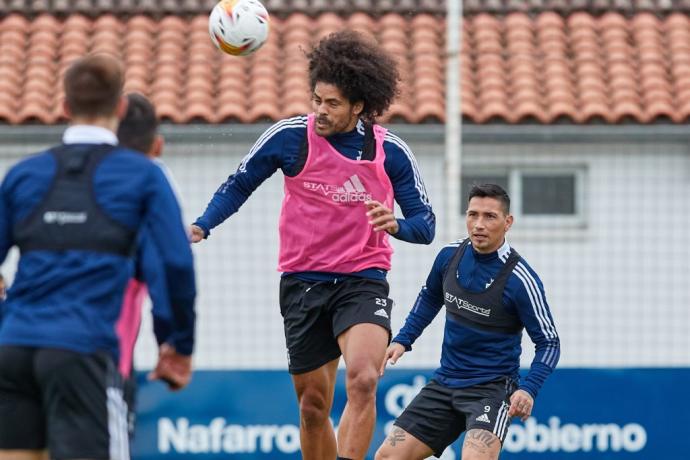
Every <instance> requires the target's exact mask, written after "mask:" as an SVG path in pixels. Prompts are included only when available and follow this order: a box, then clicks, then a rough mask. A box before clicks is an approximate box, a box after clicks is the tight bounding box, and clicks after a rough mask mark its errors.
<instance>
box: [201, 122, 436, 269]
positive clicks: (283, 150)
mask: <svg viewBox="0 0 690 460" xmlns="http://www.w3.org/2000/svg"><path fill="white" fill-rule="evenodd" d="M306 132H307V117H306V116H297V117H293V118H288V119H285V120H282V121H279V122H278V123H276V124H275V125H273V126H271V127H270V128H269V129H267V130H266V131H265V132H264V133H263V134H262V135H261V136H260V137H259V139H258V140H257V141H256V143H255V144H254V146H253V147H252V148H251V150H250V151H249V153H248V154H247V156H246V157H245V158H244V159H243V160H242V162H241V163H240V166H239V168H238V169H237V171H236V172H235V173H234V174H232V175H231V176H230V177H229V178H228V179H227V181H225V182H224V183H223V184H222V185H221V186H220V188H218V190H217V191H216V193H215V194H214V195H213V198H212V199H211V201H210V203H209V204H208V206H207V208H206V211H205V212H204V214H203V215H202V216H201V217H199V218H198V219H197V220H196V222H195V223H194V224H195V225H197V226H199V227H200V228H202V229H203V230H204V232H205V233H206V234H207V235H208V234H209V233H210V231H211V230H212V229H213V228H215V227H216V226H218V225H219V224H220V223H222V222H223V221H224V220H225V219H227V218H228V217H230V216H231V215H233V214H234V213H236V212H237V211H238V210H239V208H240V206H242V204H244V202H245V201H246V200H247V199H248V198H249V196H250V195H251V194H252V193H253V192H254V190H256V188H257V187H258V186H259V185H261V184H262V183H263V182H264V181H265V180H266V179H268V178H269V177H271V176H272V175H273V173H275V172H276V171H277V170H278V169H281V170H282V172H283V173H284V174H285V175H286V176H294V175H296V174H297V173H298V172H299V171H295V169H296V166H297V160H298V156H299V152H300V149H301V147H302V145H303V143H304V139H305V136H306ZM327 140H328V142H329V143H330V144H331V145H332V146H333V147H334V148H335V149H336V150H337V151H338V152H340V153H341V154H342V155H344V156H346V157H347V158H350V159H358V158H359V157H360V156H361V154H362V145H363V141H364V126H363V124H362V123H361V121H360V122H359V123H358V125H357V127H356V128H355V129H354V130H352V131H349V132H346V133H339V134H335V135H333V136H330V137H328V138H327ZM383 148H384V150H385V152H386V159H385V162H384V169H385V171H386V173H387V174H388V177H389V178H390V181H391V183H392V185H393V192H394V197H395V201H396V202H397V203H398V205H399V206H400V209H401V211H402V213H403V216H404V219H398V224H399V226H400V229H399V230H398V232H397V233H396V234H395V235H393V237H395V238H397V239H399V240H402V241H407V242H411V243H421V244H429V243H430V242H431V241H432V240H433V238H434V232H435V225H436V217H435V216H434V213H433V210H432V208H431V204H430V203H429V199H428V196H427V193H426V189H425V186H424V182H423V181H422V177H421V174H420V173H419V168H418V166H417V161H416V160H415V158H414V155H413V154H412V151H411V150H410V148H409V147H408V146H407V144H405V142H403V141H402V140H401V139H400V138H399V137H398V136H396V135H394V134H392V133H390V132H388V133H386V136H385V139H384V143H383ZM377 273H378V274H380V273H381V272H380V270H372V271H369V272H368V273H365V274H363V276H367V277H377V276H378V275H377Z"/></svg>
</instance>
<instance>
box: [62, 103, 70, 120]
mask: <svg viewBox="0 0 690 460" xmlns="http://www.w3.org/2000/svg"><path fill="white" fill-rule="evenodd" d="M62 113H64V114H65V117H66V118H67V119H68V120H69V119H70V118H72V111H71V110H70V109H69V105H67V99H65V100H64V101H62Z"/></svg>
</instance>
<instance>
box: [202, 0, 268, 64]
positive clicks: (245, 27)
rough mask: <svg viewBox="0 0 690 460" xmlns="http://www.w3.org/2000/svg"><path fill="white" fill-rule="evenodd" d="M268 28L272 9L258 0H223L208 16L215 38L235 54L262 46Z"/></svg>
mask: <svg viewBox="0 0 690 460" xmlns="http://www.w3.org/2000/svg"><path fill="white" fill-rule="evenodd" d="M268 29H269V20H268V12H267V11H266V8H264V6H263V5H262V4H261V2H259V1H258V0H221V1H220V2H218V4H217V5H216V6H215V7H214V8H213V10H211V14H210V15H209V18H208V33H209V34H210V35H211V41H212V42H213V43H214V44H215V45H216V46H217V47H218V49H219V50H221V51H224V52H226V53H228V54H232V55H233V56H246V55H247V54H251V53H253V52H254V51H256V50H258V49H259V48H261V45H263V44H264V42H266V38H268Z"/></svg>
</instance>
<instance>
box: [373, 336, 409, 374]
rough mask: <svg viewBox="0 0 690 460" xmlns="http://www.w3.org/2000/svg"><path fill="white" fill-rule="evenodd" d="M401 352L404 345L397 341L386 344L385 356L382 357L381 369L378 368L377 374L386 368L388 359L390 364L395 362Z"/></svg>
mask: <svg viewBox="0 0 690 460" xmlns="http://www.w3.org/2000/svg"><path fill="white" fill-rule="evenodd" d="M403 353H405V347H404V346H402V345H400V344H399V343H397V342H392V343H391V344H390V345H388V349H387V350H386V356H384V357H383V362H382V363H381V369H379V376H382V375H383V372H384V371H385V370H386V363H388V361H390V363H391V365H393V364H395V363H397V362H398V360H399V359H400V357H401V356H402V355H403Z"/></svg>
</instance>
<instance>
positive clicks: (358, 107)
mask: <svg viewBox="0 0 690 460" xmlns="http://www.w3.org/2000/svg"><path fill="white" fill-rule="evenodd" d="M362 110H364V101H357V102H355V103H354V104H352V113H353V114H355V115H357V116H359V115H360V114H361V113H362Z"/></svg>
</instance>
